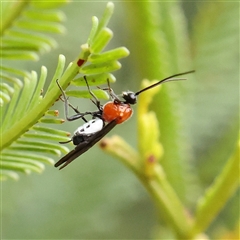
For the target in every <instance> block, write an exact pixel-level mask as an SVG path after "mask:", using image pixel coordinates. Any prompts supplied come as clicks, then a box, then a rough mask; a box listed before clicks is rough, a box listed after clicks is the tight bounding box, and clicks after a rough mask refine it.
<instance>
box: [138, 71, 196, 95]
mask: <svg viewBox="0 0 240 240" xmlns="http://www.w3.org/2000/svg"><path fill="white" fill-rule="evenodd" d="M194 72H195V70H191V71H187V72H183V73H177V74H174V75H172V76H170V77H167V78H164V79H162V80H161V81H159V82H157V83H154V84H152V85H150V86H148V87H146V88H144V89H142V90H140V91H138V92H136V93H135V96H137V95H139V94H140V93H142V92H144V91H146V90H148V89H151V88H154V87H156V86H158V85H160V84H162V83H165V82H171V81H179V80H187V79H186V78H175V77H179V76H182V75H185V74H189V73H194Z"/></svg>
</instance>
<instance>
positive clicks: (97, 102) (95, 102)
mask: <svg viewBox="0 0 240 240" xmlns="http://www.w3.org/2000/svg"><path fill="white" fill-rule="evenodd" d="M83 78H84V80H85V82H86V85H87V88H88V91H89V93H90V94H91V96H92V97H93V98H94V100H95V101H94V100H93V99H92V102H93V103H94V104H95V105H96V106H97V108H98V110H99V111H100V112H101V111H102V106H101V103H100V101H99V100H98V99H97V97H96V96H95V95H94V93H93V92H92V91H91V89H90V87H89V85H88V81H87V77H86V76H83Z"/></svg>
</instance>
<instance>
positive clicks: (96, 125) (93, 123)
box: [72, 118, 105, 145]
mask: <svg viewBox="0 0 240 240" xmlns="http://www.w3.org/2000/svg"><path fill="white" fill-rule="evenodd" d="M104 125H105V123H104V121H103V120H102V119H101V118H95V119H92V120H90V121H88V122H86V123H84V124H83V125H82V126H80V127H79V128H78V129H77V130H76V131H75V132H74V134H73V137H72V141H73V144H74V145H78V144H79V143H81V142H84V141H87V139H88V138H89V137H90V136H92V135H93V134H95V133H96V132H99V131H101V130H102V129H103V127H104Z"/></svg>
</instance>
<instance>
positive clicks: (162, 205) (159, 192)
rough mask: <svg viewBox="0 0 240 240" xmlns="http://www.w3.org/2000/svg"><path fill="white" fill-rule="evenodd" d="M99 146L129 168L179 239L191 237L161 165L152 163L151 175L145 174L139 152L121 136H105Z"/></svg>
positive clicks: (189, 227)
mask: <svg viewBox="0 0 240 240" xmlns="http://www.w3.org/2000/svg"><path fill="white" fill-rule="evenodd" d="M100 146H101V147H102V148H103V149H104V150H105V151H107V152H108V153H110V154H111V155H113V156H114V157H116V158H118V159H119V160H120V161H121V162H122V163H123V164H125V165H126V166H127V167H128V168H129V169H131V170H132V171H133V172H134V173H135V174H136V175H137V176H138V178H139V179H140V181H141V182H142V183H143V185H144V186H145V187H146V189H147V190H148V192H149V193H150V194H151V196H152V197H153V199H154V201H155V203H156V205H157V207H158V208H159V214H161V215H162V216H164V217H165V220H166V221H167V222H169V224H170V225H171V227H172V228H173V229H174V230H175V233H176V235H177V237H178V238H179V239H191V236H190V235H189V230H190V229H191V225H190V224H191V223H190V219H189V216H188V215H187V212H186V210H185V208H184V206H183V205H182V203H181V202H180V200H179V198H178V196H177V195H176V194H175V192H174V190H173V188H172V187H171V186H170V184H169V183H168V181H167V179H166V177H165V174H164V172H163V170H162V168H161V166H160V165H159V164H158V163H156V164H155V165H154V169H153V174H152V175H151V176H149V175H146V174H145V170H144V168H143V166H142V161H141V160H140V156H139V154H138V153H137V152H136V151H135V150H134V149H132V147H130V146H129V145H128V144H127V143H126V142H125V141H124V140H123V139H122V138H120V137H118V136H114V137H111V138H105V139H104V140H102V141H101V143H100Z"/></svg>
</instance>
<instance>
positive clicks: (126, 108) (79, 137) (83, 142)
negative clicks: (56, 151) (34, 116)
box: [54, 71, 194, 169]
mask: <svg viewBox="0 0 240 240" xmlns="http://www.w3.org/2000/svg"><path fill="white" fill-rule="evenodd" d="M193 72H194V71H188V72H183V73H178V74H174V75H172V76H170V77H167V78H164V79H162V80H161V81H159V82H157V83H154V84H152V85H150V86H148V87H146V88H144V89H142V90H140V91H138V92H135V93H134V92H131V91H126V92H123V93H122V95H121V96H120V97H119V96H118V95H116V94H115V93H114V91H113V90H112V89H111V88H110V84H109V81H108V80H107V82H108V87H107V88H104V89H103V90H107V91H108V92H109V95H110V98H111V101H109V102H107V103H106V104H104V105H102V104H101V103H100V101H99V100H98V99H97V97H96V96H95V95H94V93H93V92H92V91H91V89H90V87H89V85H88V81H87V78H86V76H84V80H85V82H86V85H87V88H88V91H89V93H90V95H91V96H92V99H91V101H92V102H93V103H94V104H95V105H96V107H97V111H95V112H85V113H81V112H79V111H78V109H77V108H75V107H73V106H72V105H71V104H70V103H69V102H68V99H67V97H66V94H65V93H64V91H63V89H62V87H61V86H60V85H59V83H58V81H57V84H58V87H59V88H60V90H61V92H62V97H63V99H62V100H63V101H64V106H65V115H66V119H67V120H68V121H74V120H76V119H79V118H81V119H82V120H83V121H84V122H85V123H84V124H83V125H82V126H80V127H79V128H78V129H77V130H76V131H75V132H74V134H73V137H72V138H71V139H70V140H69V141H67V142H60V143H68V142H71V141H72V142H73V144H74V145H76V147H75V148H74V149H73V150H72V151H70V152H69V153H68V154H66V155H65V156H64V157H62V158H61V159H60V160H59V161H58V162H57V163H56V164H55V165H54V166H55V167H59V166H60V165H62V164H63V165H62V166H61V167H60V168H59V169H62V168H64V167H66V166H67V165H68V164H69V163H71V162H72V161H73V160H74V159H76V158H77V157H79V156H80V155H82V154H83V153H84V152H86V151H87V150H88V149H89V148H91V147H92V146H93V145H95V144H96V143H97V142H98V141H100V140H101V139H102V138H103V137H104V136H105V135H106V134H107V133H108V132H110V131H111V130H112V129H113V128H114V127H115V126H116V125H117V124H120V123H123V122H125V121H126V120H127V119H129V118H130V117H131V115H132V108H131V105H133V104H136V103H137V96H138V95H139V94H141V93H142V92H144V91H146V90H149V89H151V88H154V87H156V86H158V85H160V84H162V83H166V82H170V81H178V80H185V79H184V78H176V77H179V76H182V75H185V74H189V73H193ZM69 107H71V108H72V109H73V110H74V111H75V113H76V114H75V115H73V116H71V117H69V116H68V109H69ZM86 115H91V117H92V119H91V120H89V121H87V120H86V118H85V116H86Z"/></svg>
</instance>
